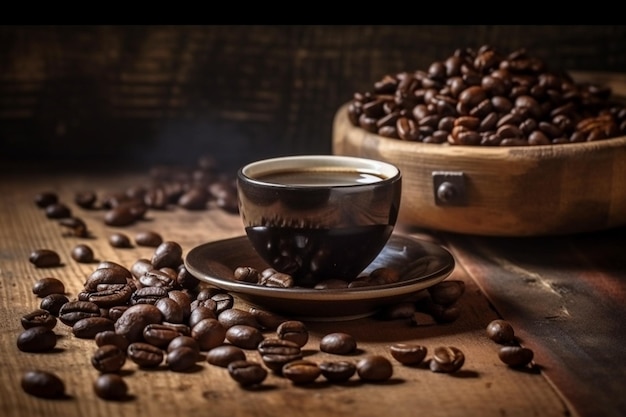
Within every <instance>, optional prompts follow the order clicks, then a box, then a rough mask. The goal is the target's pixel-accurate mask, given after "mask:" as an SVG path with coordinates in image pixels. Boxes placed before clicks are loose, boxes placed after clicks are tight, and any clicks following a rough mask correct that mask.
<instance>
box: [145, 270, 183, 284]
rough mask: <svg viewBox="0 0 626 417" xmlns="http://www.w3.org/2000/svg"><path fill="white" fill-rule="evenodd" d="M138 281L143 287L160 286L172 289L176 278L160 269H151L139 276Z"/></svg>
mask: <svg viewBox="0 0 626 417" xmlns="http://www.w3.org/2000/svg"><path fill="white" fill-rule="evenodd" d="M139 282H140V283H141V285H143V286H144V287H162V288H165V289H173V288H174V286H175V285H176V278H175V277H172V276H171V275H170V274H168V273H167V272H164V271H162V270H160V269H153V270H152V271H148V272H146V273H144V274H143V275H142V276H141V277H139Z"/></svg>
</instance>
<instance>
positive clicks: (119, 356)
mask: <svg viewBox="0 0 626 417" xmlns="http://www.w3.org/2000/svg"><path fill="white" fill-rule="evenodd" d="M124 363H126V350H122V349H120V347H119V346H116V345H102V346H99V347H98V348H97V349H96V350H95V352H94V353H93V355H92V356H91V364H92V365H93V367H94V368H96V369H97V370H98V371H100V372H102V373H109V372H118V371H119V370H120V369H122V366H124Z"/></svg>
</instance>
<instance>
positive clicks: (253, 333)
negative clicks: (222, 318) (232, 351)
mask: <svg viewBox="0 0 626 417" xmlns="http://www.w3.org/2000/svg"><path fill="white" fill-rule="evenodd" d="M222 314H223V313H222ZM225 338H226V340H228V341H229V342H230V343H232V344H233V345H235V346H237V347H240V348H242V349H256V348H257V346H258V345H259V343H261V342H262V341H263V339H264V338H265V337H264V336H263V333H261V331H260V330H259V329H258V328H257V327H253V326H248V325H245V324H236V325H234V326H231V327H229V328H228V329H227V330H226V336H225Z"/></svg>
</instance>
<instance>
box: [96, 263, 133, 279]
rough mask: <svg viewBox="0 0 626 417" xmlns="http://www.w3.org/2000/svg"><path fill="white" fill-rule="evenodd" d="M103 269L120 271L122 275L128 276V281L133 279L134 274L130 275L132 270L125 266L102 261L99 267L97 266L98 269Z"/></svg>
mask: <svg viewBox="0 0 626 417" xmlns="http://www.w3.org/2000/svg"><path fill="white" fill-rule="evenodd" d="M103 268H111V269H115V270H118V271H119V272H120V273H123V274H124V275H126V276H127V277H128V279H131V278H132V274H131V273H130V270H129V269H128V268H126V267H125V266H124V265H121V264H118V263H117V262H113V261H102V262H100V263H98V265H97V266H96V269H103Z"/></svg>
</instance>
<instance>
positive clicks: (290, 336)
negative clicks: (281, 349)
mask: <svg viewBox="0 0 626 417" xmlns="http://www.w3.org/2000/svg"><path fill="white" fill-rule="evenodd" d="M276 335H277V336H278V338H279V339H281V340H289V341H291V342H294V343H295V344H297V345H298V346H300V347H302V346H304V345H306V343H307V342H308V340H309V331H308V329H307V327H306V325H305V324H304V323H303V322H301V321H299V320H287V321H284V322H282V323H281V324H280V325H279V326H278V327H277V328H276Z"/></svg>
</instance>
